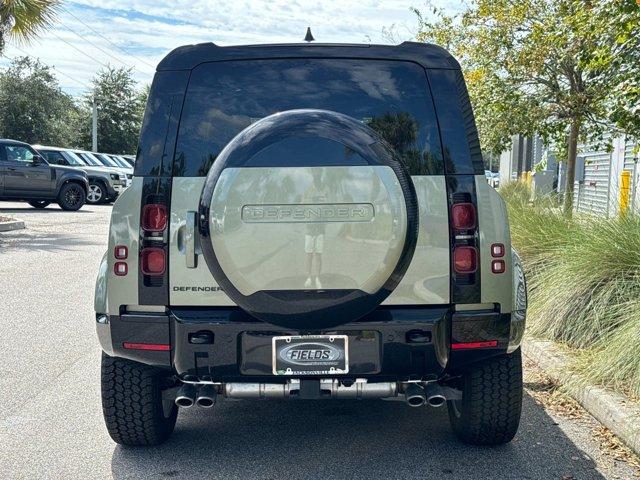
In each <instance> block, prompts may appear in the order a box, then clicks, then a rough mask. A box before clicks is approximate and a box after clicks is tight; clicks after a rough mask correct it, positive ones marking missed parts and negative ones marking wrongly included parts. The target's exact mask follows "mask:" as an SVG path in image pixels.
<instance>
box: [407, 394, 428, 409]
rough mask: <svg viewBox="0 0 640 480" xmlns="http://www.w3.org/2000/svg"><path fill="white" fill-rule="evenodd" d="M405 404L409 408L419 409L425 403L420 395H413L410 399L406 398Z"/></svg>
mask: <svg viewBox="0 0 640 480" xmlns="http://www.w3.org/2000/svg"><path fill="white" fill-rule="evenodd" d="M407 403H408V404H409V406H411V407H421V406H423V405H424V404H425V403H426V402H425V399H424V396H422V395H414V396H411V397H407Z"/></svg>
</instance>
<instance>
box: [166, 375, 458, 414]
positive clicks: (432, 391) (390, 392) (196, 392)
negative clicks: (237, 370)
mask: <svg viewBox="0 0 640 480" xmlns="http://www.w3.org/2000/svg"><path fill="white" fill-rule="evenodd" d="M328 382H330V384H329V383H328ZM365 382H366V381H365ZM339 383H340V382H337V381H335V380H326V381H325V384H324V385H323V387H324V388H326V389H330V390H328V391H330V392H331V395H330V397H331V398H354V399H360V398H387V399H394V398H397V397H398V396H400V398H402V394H403V395H404V401H405V402H406V403H407V405H409V406H410V407H416V408H417V407H423V406H425V405H429V406H431V407H436V408H437V407H441V406H442V405H444V404H445V403H446V402H447V400H459V399H460V398H462V395H461V392H460V391H458V390H454V389H453V388H451V387H447V386H443V385H438V384H437V383H435V382H433V383H427V384H423V383H419V382H410V383H401V384H396V383H370V384H368V383H362V382H360V383H356V384H353V385H351V386H349V387H344V386H342V385H340V384H339ZM222 388H223V393H224V396H225V397H229V398H255V399H260V398H288V397H290V396H291V394H292V391H293V390H296V389H299V388H300V387H299V385H298V384H296V383H294V381H292V382H290V383H287V384H261V383H229V384H225V385H224V386H223V387H222ZM294 393H295V392H294ZM398 394H400V395H398ZM217 396H218V392H217V389H216V387H214V386H213V385H209V384H204V385H194V384H191V383H184V384H182V386H181V387H180V388H179V389H178V391H177V393H176V398H175V404H176V405H177V406H178V407H182V408H190V407H192V406H194V405H197V406H199V407H202V408H212V407H213V406H214V405H215V404H216V399H217Z"/></svg>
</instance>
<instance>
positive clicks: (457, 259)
mask: <svg viewBox="0 0 640 480" xmlns="http://www.w3.org/2000/svg"><path fill="white" fill-rule="evenodd" d="M477 268H478V251H477V250H476V249H475V247H467V246H458V247H456V248H455V250H454V251H453V269H454V270H455V271H456V273H474V272H475V271H476V270H477Z"/></svg>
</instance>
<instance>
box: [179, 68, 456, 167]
mask: <svg viewBox="0 0 640 480" xmlns="http://www.w3.org/2000/svg"><path fill="white" fill-rule="evenodd" d="M298 108H317V109H323V110H333V111H336V112H340V113H344V114H346V115H350V116H352V117H354V118H356V119H358V120H360V121H362V122H364V123H366V124H367V125H369V126H370V127H372V128H373V129H375V130H377V131H378V132H379V133H380V134H381V135H382V136H383V137H384V138H385V140H387V141H388V142H389V143H390V144H391V145H392V146H393V147H394V148H395V150H396V151H397V152H398V153H399V154H400V156H401V158H402V159H403V161H404V162H405V164H406V165H407V167H408V169H409V171H410V173H411V174H412V175H429V174H443V173H444V167H443V161H442V152H441V144H440V137H439V133H438V125H437V122H436V117H435V113H434V106H433V102H432V99H431V95H430V92H429V86H428V82H427V77H426V74H425V71H424V69H423V68H422V67H421V66H419V65H416V64H413V63H409V62H400V61H383V60H373V61H372V60H367V61H365V60H347V59H344V60H336V59H331V60H329V59H296V60H253V61H227V62H216V63H205V64H202V65H200V66H198V67H196V68H195V69H194V70H193V72H192V75H191V80H190V82H189V87H188V89H187V94H186V98H185V102H184V107H183V110H182V116H181V119H180V128H179V132H178V139H177V146H176V152H175V157H174V165H173V175H174V176H204V175H206V174H207V172H208V170H209V167H210V166H211V164H212V163H213V162H214V161H215V159H216V157H217V156H218V154H219V153H220V151H221V150H222V149H223V148H224V146H225V145H226V144H227V143H228V142H229V141H230V140H231V139H232V138H233V137H234V136H235V135H237V134H238V133H239V132H240V131H242V130H243V129H244V128H246V127H247V126H249V125H251V124H252V123H253V122H255V121H257V120H259V119H261V118H264V117H266V116H268V115H271V114H273V113H276V112H281V111H285V110H291V109H298Z"/></svg>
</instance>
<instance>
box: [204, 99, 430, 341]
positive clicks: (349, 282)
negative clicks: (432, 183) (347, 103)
mask: <svg viewBox="0 0 640 480" xmlns="http://www.w3.org/2000/svg"><path fill="white" fill-rule="evenodd" d="M199 235H200V244H201V247H202V251H203V255H204V258H205V260H206V263H207V266H208V267H209V269H210V270H211V273H212V274H213V276H214V278H215V279H216V281H217V282H218V284H219V285H220V286H221V287H222V289H223V290H224V291H225V293H226V294H227V295H228V296H229V297H230V298H231V299H232V300H233V301H234V302H235V303H236V304H237V305H238V306H240V307H241V308H242V309H244V310H245V311H247V312H248V313H250V314H251V315H253V316H254V317H256V318H258V319H260V320H263V321H266V322H269V323H272V324H274V325H279V326H283V327H287V328H292V329H295V330H298V331H312V330H318V329H323V328H327V327H334V326H337V325H340V324H344V323H347V322H351V321H354V320H357V319H358V318H360V317H362V316H364V315H366V314H367V313H369V312H371V311H372V310H373V309H375V308H376V307H377V306H378V305H379V304H380V303H381V302H382V301H383V300H384V299H385V298H387V297H388V296H389V294H390V293H391V292H392V291H393V289H394V288H395V287H396V286H397V285H398V283H399V282H400V280H401V279H402V276H403V275H404V273H405V271H406V270H407V268H408V266H409V263H410V262H411V258H412V256H413V252H414V250H415V245H416V239H417V235H418V208H417V200H416V194H415V190H414V187H413V183H412V181H411V177H410V176H409V173H408V172H407V170H406V168H405V167H404V165H403V164H402V163H401V162H400V160H399V159H398V158H397V156H396V155H395V153H394V152H393V150H392V149H391V147H390V146H389V145H388V144H386V143H385V142H384V141H382V140H381V138H380V137H379V136H378V134H377V133H376V132H375V131H373V130H372V129H370V128H369V127H367V126H366V125H364V124H363V123H362V122H360V121H358V120H356V119H354V118H352V117H349V116H347V115H343V114H340V113H336V112H332V111H326V110H289V111H285V112H281V113H277V114H274V115H270V116H268V117H265V118H263V119H261V120H259V121H257V122H255V123H254V124H252V125H250V126H249V127H247V128H246V129H244V130H243V131H242V132H240V133H239V134H238V135H237V136H236V137H235V138H233V140H231V142H229V144H228V145H227V146H226V147H225V148H224V149H223V150H222V152H220V154H219V156H218V157H217V158H216V159H215V162H214V163H213V165H212V167H211V169H210V170H209V172H208V174H207V178H206V181H205V185H204V188H203V190H202V194H201V197H200V205H199Z"/></svg>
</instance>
